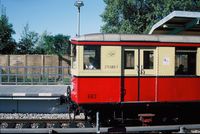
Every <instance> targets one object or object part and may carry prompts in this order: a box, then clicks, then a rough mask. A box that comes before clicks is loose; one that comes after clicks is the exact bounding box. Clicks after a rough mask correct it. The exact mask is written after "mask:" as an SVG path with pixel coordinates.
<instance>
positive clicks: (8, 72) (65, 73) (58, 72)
mask: <svg viewBox="0 0 200 134" xmlns="http://www.w3.org/2000/svg"><path fill="white" fill-rule="evenodd" d="M0 84H1V85H58V84H59V85H65V84H70V69H69V67H65V66H0Z"/></svg>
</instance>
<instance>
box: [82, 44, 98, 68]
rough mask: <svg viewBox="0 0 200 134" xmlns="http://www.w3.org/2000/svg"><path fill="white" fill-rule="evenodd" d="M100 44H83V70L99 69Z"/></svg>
mask: <svg viewBox="0 0 200 134" xmlns="http://www.w3.org/2000/svg"><path fill="white" fill-rule="evenodd" d="M100 53H101V52H100V46H84V53H83V64H84V69H85V70H92V69H100V65H101V64H100Z"/></svg>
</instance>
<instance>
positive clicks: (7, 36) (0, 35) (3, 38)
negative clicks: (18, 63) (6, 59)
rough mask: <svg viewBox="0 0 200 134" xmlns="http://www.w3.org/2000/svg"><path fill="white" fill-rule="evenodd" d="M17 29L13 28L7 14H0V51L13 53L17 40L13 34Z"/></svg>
mask: <svg viewBox="0 0 200 134" xmlns="http://www.w3.org/2000/svg"><path fill="white" fill-rule="evenodd" d="M14 33H15V31H14V30H13V28H12V24H10V23H9V22H8V18H7V16H6V15H1V16H0V53H1V54H12V53H13V52H14V50H15V45H16V42H15V40H14V39H13V38H12V34H14Z"/></svg>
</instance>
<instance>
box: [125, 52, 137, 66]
mask: <svg viewBox="0 0 200 134" xmlns="http://www.w3.org/2000/svg"><path fill="white" fill-rule="evenodd" d="M134 57H135V53H134V51H125V52H124V68H125V69H134V66H135V60H134Z"/></svg>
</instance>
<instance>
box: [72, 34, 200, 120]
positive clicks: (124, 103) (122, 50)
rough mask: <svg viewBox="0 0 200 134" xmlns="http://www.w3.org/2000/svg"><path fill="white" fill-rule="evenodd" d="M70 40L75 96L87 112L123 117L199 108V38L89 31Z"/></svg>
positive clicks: (189, 111)
mask: <svg viewBox="0 0 200 134" xmlns="http://www.w3.org/2000/svg"><path fill="white" fill-rule="evenodd" d="M71 44H72V64H71V65H72V70H71V73H72V91H71V99H72V100H73V101H74V102H75V103H77V104H78V105H79V106H81V107H83V108H85V109H87V110H86V111H88V114H90V113H89V111H92V112H91V113H93V111H99V112H100V115H101V114H102V115H104V119H103V120H105V121H108V120H109V121H110V120H115V117H120V118H121V120H122V121H124V120H126V119H129V118H132V117H133V116H134V117H137V116H138V114H146V113H152V114H155V116H156V115H159V116H161V115H162V116H163V117H166V116H170V117H174V118H180V117H179V116H180V115H184V118H185V117H186V116H188V117H189V118H190V116H191V114H193V113H197V112H199V111H200V103H199V102H200V37H199V36H174V35H173V36H171V35H131V34H130V35H126V34H89V35H83V36H80V37H75V38H72V39H71ZM195 110H196V111H195ZM183 112H185V113H183ZM117 114H118V115H117ZM197 116H198V115H197ZM108 118H109V119H108Z"/></svg>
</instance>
